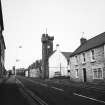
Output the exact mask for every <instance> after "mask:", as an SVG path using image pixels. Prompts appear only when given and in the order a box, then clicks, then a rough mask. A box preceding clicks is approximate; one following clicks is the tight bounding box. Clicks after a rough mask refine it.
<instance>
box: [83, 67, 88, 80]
mask: <svg viewBox="0 0 105 105" xmlns="http://www.w3.org/2000/svg"><path fill="white" fill-rule="evenodd" d="M83 79H84V82H86V81H87V78H86V68H83Z"/></svg>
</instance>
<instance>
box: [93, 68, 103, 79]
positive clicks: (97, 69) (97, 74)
mask: <svg viewBox="0 0 105 105" xmlns="http://www.w3.org/2000/svg"><path fill="white" fill-rule="evenodd" d="M99 69H100V70H101V77H100V76H99ZM92 71H93V79H94V80H95V79H103V68H94V69H93V70H92ZM95 71H96V77H95V74H94V72H95Z"/></svg>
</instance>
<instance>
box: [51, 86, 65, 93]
mask: <svg viewBox="0 0 105 105" xmlns="http://www.w3.org/2000/svg"><path fill="white" fill-rule="evenodd" d="M51 88H53V89H56V90H59V91H62V92H64V90H63V89H60V88H56V87H51Z"/></svg>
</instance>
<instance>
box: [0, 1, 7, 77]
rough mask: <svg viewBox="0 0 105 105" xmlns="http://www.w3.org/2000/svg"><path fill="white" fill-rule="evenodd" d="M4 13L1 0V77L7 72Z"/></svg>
mask: <svg viewBox="0 0 105 105" xmlns="http://www.w3.org/2000/svg"><path fill="white" fill-rule="evenodd" d="M3 30H4V26H3V15H2V7H1V0H0V77H3V74H4V73H5V67H4V62H5V49H6V47H5V42H4V37H3Z"/></svg>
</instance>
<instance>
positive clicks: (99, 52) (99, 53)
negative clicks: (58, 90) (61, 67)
mask: <svg viewBox="0 0 105 105" xmlns="http://www.w3.org/2000/svg"><path fill="white" fill-rule="evenodd" d="M104 48H105V47H104V46H101V47H97V48H95V49H94V55H95V61H94V62H91V61H92V60H91V50H89V51H86V52H85V56H86V62H85V63H83V58H82V54H83V53H81V54H79V55H76V56H77V59H78V60H77V62H76V59H75V56H73V57H70V70H71V74H70V76H71V79H72V80H75V81H82V82H83V81H84V75H83V68H86V74H87V75H86V76H87V81H88V82H92V81H94V78H93V69H94V68H99V67H100V68H102V69H103V79H102V80H104V78H105V69H104V67H105V57H104V56H105V55H104V54H105V49H104ZM76 69H78V78H76Z"/></svg>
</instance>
